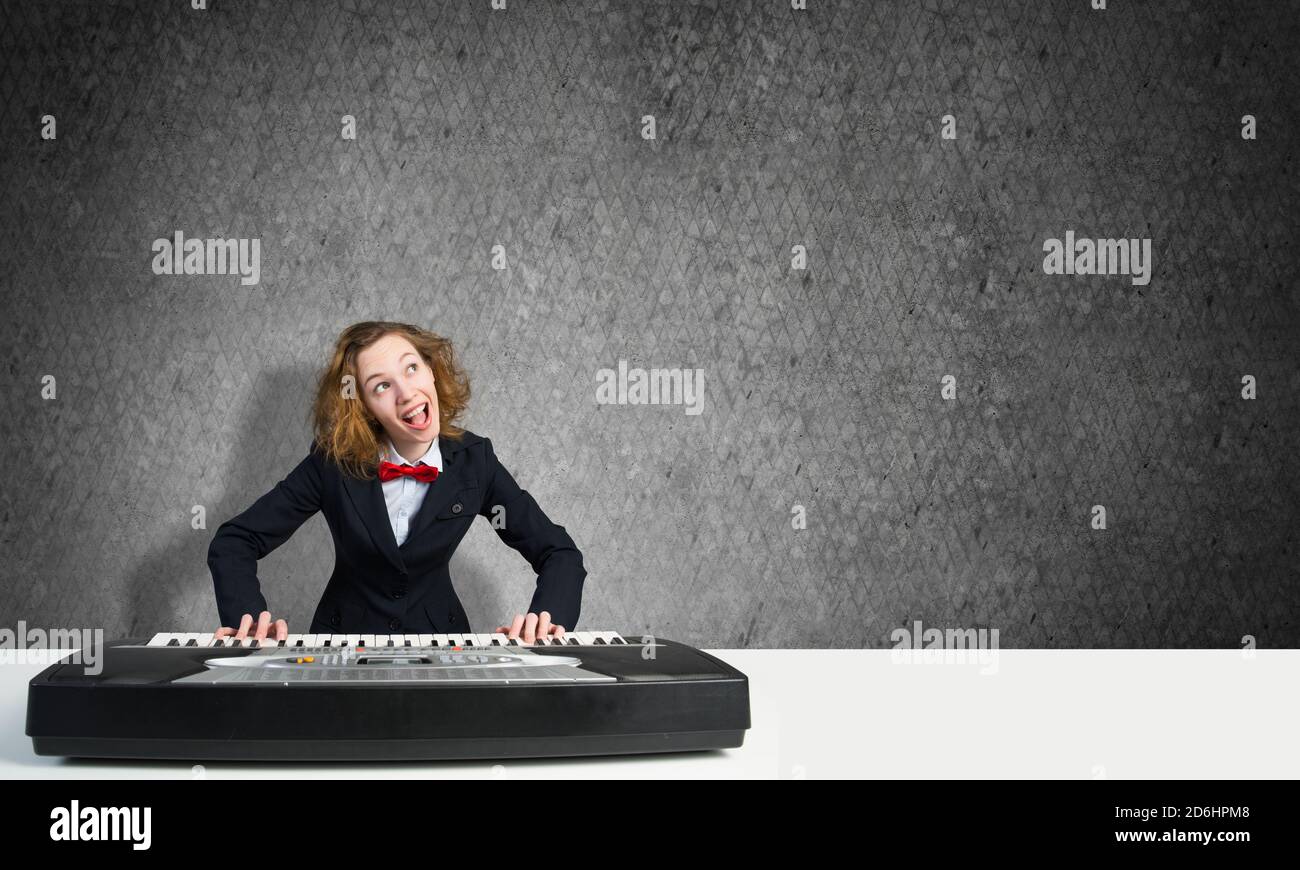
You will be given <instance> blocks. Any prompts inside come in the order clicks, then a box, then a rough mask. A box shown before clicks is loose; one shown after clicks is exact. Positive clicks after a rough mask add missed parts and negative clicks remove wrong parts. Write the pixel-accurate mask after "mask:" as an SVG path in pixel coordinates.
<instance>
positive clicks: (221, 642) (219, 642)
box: [213, 637, 226, 646]
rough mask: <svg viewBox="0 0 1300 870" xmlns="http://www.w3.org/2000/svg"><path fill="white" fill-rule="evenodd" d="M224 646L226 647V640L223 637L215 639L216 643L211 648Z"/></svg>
mask: <svg viewBox="0 0 1300 870" xmlns="http://www.w3.org/2000/svg"><path fill="white" fill-rule="evenodd" d="M225 645H226V639H225V638H224V637H219V638H217V642H216V643H214V644H213V646H225Z"/></svg>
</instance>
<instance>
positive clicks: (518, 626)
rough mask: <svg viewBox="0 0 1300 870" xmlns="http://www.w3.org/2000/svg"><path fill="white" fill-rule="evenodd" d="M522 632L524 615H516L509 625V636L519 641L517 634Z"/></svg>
mask: <svg viewBox="0 0 1300 870" xmlns="http://www.w3.org/2000/svg"><path fill="white" fill-rule="evenodd" d="M523 630H524V615H523V614H522V613H516V614H515V618H514V621H513V622H511V623H510V636H511V637H513V638H514V639H515V640H519V632H521V631H523Z"/></svg>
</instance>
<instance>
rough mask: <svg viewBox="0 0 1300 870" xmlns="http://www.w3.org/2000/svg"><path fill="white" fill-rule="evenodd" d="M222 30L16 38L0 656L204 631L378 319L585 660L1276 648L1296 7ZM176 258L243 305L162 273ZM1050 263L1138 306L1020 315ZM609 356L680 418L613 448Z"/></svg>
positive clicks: (1293, 485) (672, 14)
mask: <svg viewBox="0 0 1300 870" xmlns="http://www.w3.org/2000/svg"><path fill="white" fill-rule="evenodd" d="M209 5H210V7H211V8H209V9H207V10H206V11H196V10H193V9H191V8H190V4H189V3H188V2H181V0H177V2H156V3H145V2H140V3H125V2H123V3H111V2H99V0H96V2H49V3H19V2H5V3H4V7H3V8H4V12H3V21H2V22H0V107H2V108H3V119H2V120H3V123H2V125H0V136H2V137H3V151H2V152H0V179H2V180H0V183H2V184H3V185H4V191H5V196H4V209H3V217H2V218H0V220H2V223H0V242H2V244H0V257H2V258H3V262H0V281H3V319H2V320H0V341H2V347H0V351H2V352H3V355H4V357H3V369H2V371H0V377H2V378H3V386H4V393H3V396H4V403H5V405H4V407H5V413H4V414H3V415H0V436H2V437H3V440H4V450H3V451H0V475H2V479H3V491H2V492H0V571H3V578H2V585H0V621H2V622H3V624H4V625H6V626H13V625H14V624H15V623H16V622H17V621H18V620H20V619H23V620H26V621H27V622H28V623H29V624H37V625H45V626H55V625H70V626H81V627H92V626H102V627H104V628H105V630H106V632H107V633H108V634H109V635H122V634H126V633H149V632H152V631H158V630H203V629H205V628H208V627H210V626H215V624H216V608H215V605H214V603H213V597H212V590H211V580H210V577H209V575H208V572H207V568H206V565H205V562H204V559H205V554H206V548H207V545H208V541H209V540H210V538H211V535H212V532H213V531H214V530H215V528H216V526H217V525H218V524H220V522H222V521H223V520H225V519H227V518H229V517H230V516H232V515H233V514H235V513H236V512H238V511H240V510H243V509H244V508H245V507H246V506H247V505H249V504H250V503H251V502H252V501H253V500H254V499H255V498H256V497H257V496H259V495H260V494H261V493H263V492H264V491H266V490H268V489H270V488H271V487H272V486H273V485H274V484H275V482H276V481H278V480H279V479H281V478H282V477H283V476H284V475H285V474H287V473H288V471H289V470H290V469H291V468H292V467H293V466H294V464H296V463H297V462H298V460H299V459H301V458H302V456H303V455H305V453H306V449H307V446H308V443H309V441H310V435H309V430H308V427H307V423H306V412H307V409H308V398H309V390H310V389H311V386H312V384H313V381H314V377H315V374H316V371H317V369H318V367H319V366H321V365H322V364H323V363H324V361H325V355H326V351H327V349H328V347H329V346H330V344H331V342H332V340H333V338H334V337H335V336H336V335H337V333H338V332H339V331H340V330H341V329H342V328H343V327H344V326H346V325H347V324H349V323H351V322H354V321H357V320H366V319H394V320H406V321H411V322H417V323H420V324H422V325H424V326H426V327H428V328H431V329H433V330H435V331H437V332H440V333H442V334H444V335H447V336H449V337H450V338H452V339H453V340H454V341H455V342H457V344H458V347H459V348H460V350H461V352H462V354H463V357H464V361H465V363H466V364H467V367H468V368H469V370H470V372H471V374H472V376H473V377H474V386H475V396H474V400H473V407H472V413H471V415H470V417H469V418H468V419H467V421H466V423H467V425H468V426H469V428H471V429H472V430H474V431H476V432H478V433H480V434H483V435H487V436H489V437H491V438H492V439H493V442H494V444H495V445H496V449H497V453H498V455H499V456H500V457H501V459H502V461H503V462H505V463H506V465H507V466H508V467H510V468H511V469H512V470H513V471H514V473H515V476H516V477H517V478H518V479H519V480H520V482H521V484H522V485H523V486H525V487H526V488H527V489H529V490H530V491H531V492H532V493H533V494H534V495H535V496H536V498H537V500H538V501H539V503H540V504H541V505H542V506H543V508H544V509H545V510H546V511H547V512H548V513H549V514H550V515H551V516H552V518H553V519H555V520H556V521H557V522H559V523H561V524H562V525H564V526H565V527H566V528H567V529H568V530H569V532H570V533H571V534H572V535H573V537H574V538H575V540H576V541H577V542H578V544H579V546H580V547H582V548H583V550H584V553H585V555H586V561H587V567H588V570H589V572H590V576H589V579H588V581H587V589H586V596H585V601H584V607H583V618H582V622H583V625H582V626H579V627H587V628H614V629H618V630H622V631H628V632H636V631H642V630H651V631H654V632H657V633H659V634H662V635H664V636H666V637H671V638H674V639H677V640H682V641H685V642H688V643H692V644H695V645H697V646H701V647H735V646H764V647H768V646H833V647H845V646H849V647H856V646H865V647H883V646H889V645H890V640H889V633H890V631H891V630H893V629H895V628H898V627H901V626H908V625H911V624H912V622H913V621H914V620H921V621H922V622H923V623H924V624H925V625H926V626H938V627H952V626H960V627H972V628H995V629H997V630H998V631H999V632H1000V635H1001V645H1002V646H1004V647H1076V646H1097V647H1112V646H1122V647H1161V646H1167V647H1181V646H1236V645H1238V643H1239V642H1240V638H1241V637H1242V636H1243V635H1246V634H1249V635H1253V636H1255V637H1256V638H1257V642H1258V643H1259V644H1260V645H1261V646H1297V645H1300V571H1298V570H1297V567H1296V564H1297V560H1296V548H1297V534H1296V531H1297V519H1298V515H1300V511H1298V510H1297V505H1298V504H1300V487H1298V486H1297V484H1298V482H1300V475H1298V474H1297V467H1296V458H1295V444H1294V440H1295V439H1294V436H1295V431H1296V424H1297V422H1298V421H1300V407H1298V402H1297V396H1298V395H1300V363H1298V360H1300V355H1298V354H1297V350H1298V348H1297V343H1298V341H1300V310H1298V309H1297V302H1298V296H1297V283H1296V278H1295V268H1296V266H1297V259H1298V258H1297V254H1296V249H1295V242H1296V239H1297V237H1298V235H1300V234H1298V233H1297V229H1298V227H1297V223H1298V220H1300V219H1298V218H1297V201H1298V198H1297V196H1296V193H1297V190H1296V188H1297V180H1296V164H1295V155H1296V154H1297V153H1300V137H1298V136H1297V133H1296V130H1297V123H1298V120H1297V118H1296V113H1295V107H1296V103H1295V96H1294V95H1295V93H1296V92H1297V91H1298V90H1300V71H1298V70H1297V67H1296V65H1295V62H1294V61H1295V58H1296V57H1297V54H1298V53H1297V47H1298V46H1297V42H1298V40H1297V39H1296V36H1297V20H1298V19H1300V10H1298V9H1297V6H1296V5H1295V4H1293V3H1291V4H1282V3H1272V2H1253V3H1240V4H1236V3H1234V4H1209V3H1197V2H1191V0H1188V2H1181V3H1169V2H1161V3H1157V2H1151V3H1133V2H1124V0H1111V2H1110V3H1109V4H1108V5H1109V7H1110V8H1108V9H1107V10H1104V11H1095V10H1092V9H1091V8H1090V7H1089V3H1088V0H1050V2H1043V0H1024V2H1005V3H997V2H993V3H970V2H964V0H948V2H925V3H921V2H899V3H878V4H877V3H871V4H868V3H829V2H817V0H810V3H809V6H810V8H809V9H808V10H807V11H794V10H791V9H790V8H789V3H788V2H776V0H774V2H752V3H716V4H689V3H671V4H669V3H635V4H634V3H614V2H603V3H602V2H565V3H560V2H523V0H511V2H510V3H509V8H508V10H507V11H505V12H493V11H491V10H490V8H489V4H488V2H487V0H474V2H464V0H460V2H447V3H439V4H433V3H430V4H428V5H418V4H414V3H410V2H404V3H398V2H394V3H387V2H361V0H352V2H338V3H326V2H305V0H298V2H282V0H277V2H270V0H264V2H259V3H235V2H225V0H210V3H209ZM349 114H350V115H353V116H354V117H355V118H356V127H357V136H356V139H355V140H348V139H345V138H343V137H342V136H341V135H340V133H341V120H340V119H341V118H342V116H344V115H349ZM947 114H951V115H952V116H953V117H954V119H955V129H956V138H949V139H945V138H944V137H943V136H942V132H943V131H942V126H943V124H942V122H941V119H942V118H943V116H944V115H947ZM1248 114H1249V115H1253V116H1254V117H1255V118H1256V119H1257V124H1258V130H1257V137H1256V138H1253V139H1247V138H1244V137H1243V135H1242V129H1243V125H1242V117H1243V116H1244V115H1248ZM46 115H50V116H53V117H54V118H55V120H56V124H57V127H56V129H57V138H54V139H48V138H43V136H42V124H43V121H42V119H43V118H44V117H45V116H46ZM647 115H653V116H654V118H655V126H656V130H655V138H654V139H646V138H644V136H643V135H642V130H643V127H644V122H643V121H642V119H643V117H644V116H647ZM177 231H181V232H183V233H184V234H185V235H186V236H191V237H229V238H257V239H260V240H261V275H260V281H259V283H258V284H256V285H253V286H244V285H241V283H240V281H239V280H238V277H237V276H230V275H188V276H187V275H181V276H173V275H157V274H155V273H154V272H153V270H152V268H151V261H152V259H153V252H152V249H151V244H152V242H153V241H154V240H155V239H158V238H170V237H171V236H172V235H173V234H174V233H175V232H177ZM1067 231H1074V232H1075V233H1077V234H1079V235H1081V236H1090V237H1093V238H1150V239H1151V240H1152V252H1153V253H1152V256H1153V262H1154V269H1153V272H1152V275H1151V280H1150V283H1149V284H1146V285H1135V284H1133V283H1132V282H1131V281H1130V280H1129V278H1128V277H1126V276H1100V275H1097V276H1078V275H1075V276H1068V275H1044V274H1043V256H1044V255H1043V247H1042V246H1043V242H1044V240H1045V239H1047V238H1052V237H1055V238H1061V237H1063V236H1064V234H1065V233H1066V232H1067ZM498 244H499V245H501V246H503V250H504V252H505V257H506V260H507V263H508V268H506V269H505V270H501V271H497V270H493V269H492V268H491V265H490V261H491V253H492V247H493V246H494V245H498ZM796 245H803V246H805V247H806V251H807V267H806V268H805V269H796V268H792V257H793V254H792V250H793V248H794V246H796ZM619 360H627V361H628V364H629V365H631V366H642V367H664V368H677V367H681V368H698V369H702V370H703V372H704V411H703V413H701V414H699V415H689V414H686V413H684V410H683V408H682V407H680V406H647V405H601V404H598V403H597V402H596V399H595V386H596V372H597V371H598V370H599V369H602V368H606V367H616V366H617V365H618V362H619ZM945 375H951V376H952V377H953V378H955V379H956V381H955V383H956V395H955V398H953V399H945V398H944V397H943V396H942V395H941V379H942V378H943V377H944V376H945ZM1245 375H1250V376H1252V377H1253V378H1254V379H1255V382H1256V384H1257V389H1258V394H1257V397H1256V398H1255V399H1246V398H1243V396H1242V389H1243V385H1242V378H1243V376H1245ZM47 376H53V377H54V378H55V380H56V383H57V398H56V399H53V400H50V399H46V398H43V396H42V383H43V379H44V378H46V377H47ZM194 505H202V506H204V508H205V509H206V512H207V528H205V529H193V528H191V521H190V520H191V510H192V508H193V506H194ZM796 505H801V506H803V508H804V509H805V510H806V518H807V528H803V529H800V528H795V527H794V525H795V523H794V522H792V518H793V516H794V514H793V511H794V510H795V506H796ZM1094 505H1102V506H1104V507H1105V509H1106V520H1107V523H1106V528H1105V529H1096V528H1093V516H1094V514H1093V506H1094ZM332 565H333V553H332V547H331V542H330V537H329V533H328V530H327V528H326V525H325V522H324V519H323V518H322V517H320V516H317V517H314V518H313V519H312V520H310V521H309V522H308V523H307V524H306V525H305V526H303V528H302V529H301V530H300V531H299V532H298V533H297V534H296V535H295V536H294V537H293V538H292V539H291V540H290V541H289V542H288V543H286V544H285V545H284V546H283V547H281V548H280V549H279V550H277V551H276V552H274V553H272V554H271V555H269V556H268V557H267V558H266V559H265V560H263V562H262V563H261V571H260V573H261V577H262V582H263V586H264V588H265V589H266V592H267V597H268V599H269V600H270V601H271V603H272V606H273V607H275V608H276V609H277V610H278V611H283V613H284V614H285V615H286V616H287V617H288V618H289V621H290V627H291V629H293V628H295V627H297V628H298V629H299V630H301V629H303V628H305V626H306V623H307V621H308V620H309V617H310V614H311V611H312V609H313V607H314V606H315V604H316V601H317V598H318V596H319V593H320V591H321V590H322V589H323V587H324V583H325V580H326V579H327V578H328V576H329V573H330V570H331V567H332ZM452 576H453V579H454V580H455V582H456V585H457V588H458V590H459V591H460V594H461V597H462V599H463V600H464V602H465V605H466V608H467V609H468V611H469V614H470V617H471V619H472V620H473V622H474V627H475V628H476V629H479V630H487V629H488V628H490V627H491V626H492V625H494V624H495V623H496V621H497V620H499V619H502V618H504V617H508V616H510V615H512V614H513V613H514V612H516V610H518V609H519V608H520V607H523V606H524V605H526V604H527V601H528V597H529V594H530V590H531V585H532V572H531V570H530V569H529V568H528V566H527V564H526V563H525V562H524V561H523V560H522V559H520V558H519V557H518V556H517V554H515V553H514V552H513V551H511V550H509V549H508V548H506V547H504V546H502V545H501V544H500V543H499V541H498V540H497V538H496V536H495V535H494V534H493V533H492V531H491V530H490V529H489V528H488V526H487V524H486V523H485V522H480V523H479V524H478V526H477V527H476V528H475V529H473V530H472V531H471V533H470V535H469V537H468V538H467V539H466V542H465V543H464V544H463V545H462V547H461V549H460V550H459V551H458V553H457V555H456V557H455V558H454V560H453V562H452Z"/></svg>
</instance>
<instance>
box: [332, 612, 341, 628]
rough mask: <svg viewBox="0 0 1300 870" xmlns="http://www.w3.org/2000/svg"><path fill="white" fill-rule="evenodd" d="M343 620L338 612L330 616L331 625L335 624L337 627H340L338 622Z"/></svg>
mask: <svg viewBox="0 0 1300 870" xmlns="http://www.w3.org/2000/svg"><path fill="white" fill-rule="evenodd" d="M342 621H343V620H342V618H340V617H339V615H338V614H337V613H336V614H334V615H333V616H331V617H330V625H332V626H334V627H335V628H338V624H339V623H340V622H342Z"/></svg>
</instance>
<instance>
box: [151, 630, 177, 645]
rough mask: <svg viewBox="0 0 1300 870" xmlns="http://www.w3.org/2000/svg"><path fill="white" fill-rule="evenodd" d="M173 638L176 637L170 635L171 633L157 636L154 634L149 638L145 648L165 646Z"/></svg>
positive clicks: (162, 633) (160, 633)
mask: <svg viewBox="0 0 1300 870" xmlns="http://www.w3.org/2000/svg"><path fill="white" fill-rule="evenodd" d="M175 636H176V635H174V634H172V633H171V632H159V633H158V634H155V635H154V636H153V637H151V638H149V643H148V644H146V646H167V643H168V641H170V640H171V639H172V638H173V637H175Z"/></svg>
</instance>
